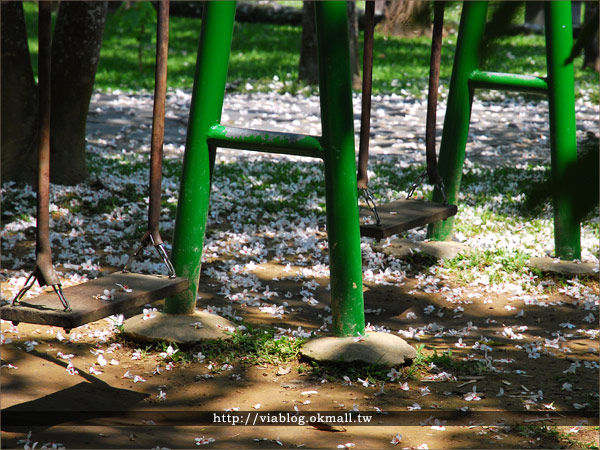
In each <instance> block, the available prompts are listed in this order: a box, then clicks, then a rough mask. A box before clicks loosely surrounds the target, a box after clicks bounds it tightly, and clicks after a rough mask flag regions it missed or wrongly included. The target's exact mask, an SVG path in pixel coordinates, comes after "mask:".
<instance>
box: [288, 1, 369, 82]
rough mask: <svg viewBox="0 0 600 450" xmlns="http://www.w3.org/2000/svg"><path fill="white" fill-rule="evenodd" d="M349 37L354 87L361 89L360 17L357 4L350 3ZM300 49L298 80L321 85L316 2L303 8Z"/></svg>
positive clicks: (305, 3)
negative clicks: (357, 12)
mask: <svg viewBox="0 0 600 450" xmlns="http://www.w3.org/2000/svg"><path fill="white" fill-rule="evenodd" d="M347 5H348V37H349V39H350V64H351V67H350V69H351V71H352V85H353V87H354V88H356V89H360V86H361V78H360V63H359V52H358V15H357V14H356V3H355V2H353V1H348V2H347ZM301 45H302V46H301V49H300V65H299V68H298V79H299V80H304V81H306V82H307V83H308V84H318V83H319V66H318V62H317V29H316V27H315V4H314V1H304V2H303V6H302V44H301Z"/></svg>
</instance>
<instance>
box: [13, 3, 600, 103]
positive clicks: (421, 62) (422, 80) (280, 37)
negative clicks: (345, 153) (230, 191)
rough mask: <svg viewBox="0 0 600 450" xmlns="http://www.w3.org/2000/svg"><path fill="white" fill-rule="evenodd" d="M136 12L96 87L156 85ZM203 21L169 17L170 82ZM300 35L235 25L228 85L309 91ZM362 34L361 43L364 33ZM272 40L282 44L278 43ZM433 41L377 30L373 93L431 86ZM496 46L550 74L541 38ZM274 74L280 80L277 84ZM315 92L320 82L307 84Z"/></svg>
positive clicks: (492, 66) (591, 82)
mask: <svg viewBox="0 0 600 450" xmlns="http://www.w3.org/2000/svg"><path fill="white" fill-rule="evenodd" d="M144 3H146V2H144ZM24 7H25V16H26V23H27V29H28V32H29V48H30V51H31V57H32V62H33V68H34V71H37V55H38V48H37V6H36V5H35V3H33V2H25V4H24ZM459 12H460V7H459V6H458V5H451V6H450V7H449V8H448V13H447V18H448V21H447V24H448V25H449V27H450V28H454V29H455V30H456V29H457V27H456V24H455V23H456V22H458V20H459V15H460V14H459ZM55 15H56V14H53V17H54V16H55ZM138 16H139V17H138V18H136V17H135V14H129V15H124V14H117V13H113V14H111V15H109V17H108V19H107V22H106V30H105V34H104V41H103V45H102V50H101V54H100V63H99V67H98V73H97V75H96V85H95V86H96V89H100V90H111V89H113V90H114V89H121V90H126V91H137V90H140V89H145V90H147V91H151V90H152V89H153V87H154V48H155V45H156V36H155V31H154V27H155V24H154V19H153V17H154V16H155V15H153V14H150V11H149V10H148V8H141V9H140V11H139V12H138ZM132 17H133V18H132ZM134 19H135V20H134ZM138 19H139V20H138ZM142 25H143V28H142ZM200 26H201V19H200V18H187V17H171V18H170V42H169V79H168V84H169V87H171V88H183V89H191V87H192V83H193V77H194V67H195V64H196V52H197V47H198V40H199V36H200ZM301 37H302V29H301V27H296V26H289V25H272V24H257V23H236V24H235V27H234V33H233V42H232V48H231V55H230V62H229V75H228V82H229V83H230V85H229V86H230V88H231V89H232V90H236V91H247V90H248V88H247V84H246V83H247V82H250V84H251V85H252V90H253V91H273V90H275V91H279V92H290V93H297V92H301V91H302V90H303V89H305V86H304V85H303V84H302V83H298V81H297V79H298V63H299V54H300V45H301ZM359 40H360V46H361V47H362V33H361V34H360V38H359ZM273 42H276V43H277V45H273ZM430 45H431V42H430V38H429V37H427V36H418V37H397V36H385V35H383V34H381V33H376V34H375V42H374V51H375V63H374V68H373V93H374V94H380V93H396V94H400V95H404V96H410V97H419V98H421V97H423V96H424V93H425V91H426V88H427V75H428V71H429V52H430ZM455 46H456V31H454V32H452V33H450V34H448V35H447V36H446V37H445V38H444V46H443V51H442V60H441V72H440V77H441V82H440V83H441V86H448V83H449V80H450V73H451V70H452V61H453V58H454V50H455ZM493 48H494V51H493V53H492V54H490V55H489V57H488V58H487V59H486V61H485V64H484V68H485V69H487V70H493V71H496V72H507V73H516V74H519V73H523V74H536V73H538V74H540V75H545V72H546V69H545V67H546V57H545V40H544V37H543V36H538V35H529V36H511V37H505V38H501V39H498V40H497V42H495V44H494V47H493ZM360 57H361V58H362V54H361V56H360ZM581 61H582V58H581V57H579V58H577V59H576V60H575V80H576V91H577V95H578V96H579V95H583V92H582V91H585V92H586V93H587V94H586V95H589V97H590V100H591V101H593V102H594V103H598V102H599V101H600V98H599V94H598V89H597V81H598V77H597V74H596V73H595V72H594V71H593V70H591V69H585V70H584V69H582V68H581V66H582V63H581ZM275 76H276V77H277V78H278V80H279V82H278V83H274V82H273V77H275ZM312 90H314V88H311V89H309V91H312Z"/></svg>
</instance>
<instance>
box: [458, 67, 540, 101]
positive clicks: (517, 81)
mask: <svg viewBox="0 0 600 450" xmlns="http://www.w3.org/2000/svg"><path fill="white" fill-rule="evenodd" d="M469 86H470V87H471V88H477V89H496V90H501V91H512V92H522V93H527V94H540V95H547V94H548V82H547V81H546V80H545V79H544V78H542V77H536V76H533V75H519V74H511V73H500V72H486V71H484V70H474V71H473V72H471V73H470V74H469Z"/></svg>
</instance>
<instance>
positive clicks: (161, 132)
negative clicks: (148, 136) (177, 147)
mask: <svg viewBox="0 0 600 450" xmlns="http://www.w3.org/2000/svg"><path fill="white" fill-rule="evenodd" d="M168 53H169V0H162V1H160V2H159V3H158V22H157V29H156V69H155V82H154V110H153V114H152V142H151V146H150V207H149V210H148V231H149V232H150V233H151V234H152V239H153V241H154V242H153V243H154V245H159V244H162V242H163V241H162V239H161V237H160V232H159V220H160V197H161V182H162V154H163V144H164V136H165V102H166V96H167V58H168Z"/></svg>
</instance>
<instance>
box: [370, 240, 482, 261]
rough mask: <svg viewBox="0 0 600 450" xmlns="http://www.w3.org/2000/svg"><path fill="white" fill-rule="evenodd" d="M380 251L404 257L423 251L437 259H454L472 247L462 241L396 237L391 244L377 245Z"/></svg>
mask: <svg viewBox="0 0 600 450" xmlns="http://www.w3.org/2000/svg"><path fill="white" fill-rule="evenodd" d="M375 248H376V249H377V250H378V251H380V252H382V253H384V254H386V255H390V256H394V257H396V258H402V257H404V256H409V255H411V254H413V253H415V252H422V253H424V254H426V255H429V256H433V257H434V258H437V259H452V258H455V257H456V256H457V255H459V254H463V253H468V252H470V251H471V249H470V248H469V247H468V246H467V245H465V244H461V243H460V242H454V241H427V242H422V241H421V242H415V241H411V240H409V239H394V240H392V241H391V242H390V245H389V246H385V247H384V246H382V245H378V246H376V247H375Z"/></svg>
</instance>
